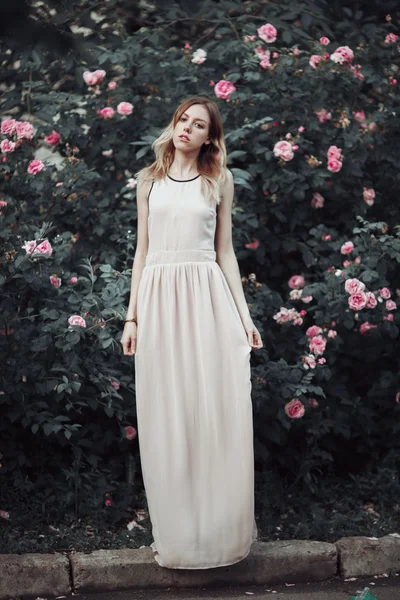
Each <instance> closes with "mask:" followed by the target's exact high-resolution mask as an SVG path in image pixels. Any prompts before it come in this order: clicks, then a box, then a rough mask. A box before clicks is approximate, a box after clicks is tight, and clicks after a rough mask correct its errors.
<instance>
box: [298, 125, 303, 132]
mask: <svg viewBox="0 0 400 600" xmlns="http://www.w3.org/2000/svg"><path fill="white" fill-rule="evenodd" d="M297 131H299V132H300V133H303V131H304V127H303V125H300V127H298V128H297Z"/></svg>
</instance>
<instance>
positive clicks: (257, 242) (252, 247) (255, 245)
mask: <svg viewBox="0 0 400 600" xmlns="http://www.w3.org/2000/svg"><path fill="white" fill-rule="evenodd" d="M253 239H254V242H250V243H249V244H245V248H248V249H249V250H257V248H258V246H259V245H260V240H257V239H255V238H253Z"/></svg>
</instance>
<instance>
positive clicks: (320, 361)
mask: <svg viewBox="0 0 400 600" xmlns="http://www.w3.org/2000/svg"><path fill="white" fill-rule="evenodd" d="M325 363H326V358H324V357H322V358H319V359H318V364H319V365H324V364H325Z"/></svg>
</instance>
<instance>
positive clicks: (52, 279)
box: [50, 275, 61, 288]
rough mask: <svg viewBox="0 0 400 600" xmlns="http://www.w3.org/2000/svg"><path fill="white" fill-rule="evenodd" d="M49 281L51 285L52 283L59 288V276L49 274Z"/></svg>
mask: <svg viewBox="0 0 400 600" xmlns="http://www.w3.org/2000/svg"><path fill="white" fill-rule="evenodd" d="M50 283H51V285H54V287H56V288H59V287H60V285H61V279H60V278H59V277H56V276H55V275H51V276H50Z"/></svg>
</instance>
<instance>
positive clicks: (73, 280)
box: [69, 277, 78, 285]
mask: <svg viewBox="0 0 400 600" xmlns="http://www.w3.org/2000/svg"><path fill="white" fill-rule="evenodd" d="M77 281H78V278H77V277H71V279H70V280H69V282H70V283H71V284H72V285H74V284H75V283H76V282H77Z"/></svg>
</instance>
